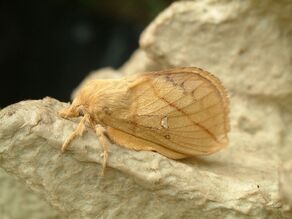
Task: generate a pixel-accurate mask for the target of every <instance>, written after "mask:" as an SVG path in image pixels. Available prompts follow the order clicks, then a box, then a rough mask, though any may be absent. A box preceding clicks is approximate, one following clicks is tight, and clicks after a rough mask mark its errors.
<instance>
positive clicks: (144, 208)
mask: <svg viewBox="0 0 292 219" xmlns="http://www.w3.org/2000/svg"><path fill="white" fill-rule="evenodd" d="M62 107H64V104H63V103H60V102H58V101H57V100H54V99H50V98H46V99H44V100H39V101H24V102H20V103H18V104H15V105H12V106H10V107H7V108H5V109H4V110H2V111H1V114H0V121H1V123H0V124H1V125H0V130H1V132H0V133H1V134H0V135H1V136H0V139H1V142H0V145H1V147H0V163H1V166H2V167H3V168H5V169H6V170H7V171H8V172H10V173H12V174H15V175H17V176H18V178H19V179H20V180H21V181H22V182H23V183H25V184H27V185H28V186H29V187H30V188H31V189H32V190H33V191H35V192H36V193H38V194H40V195H41V196H43V197H44V198H46V199H47V200H48V201H49V202H50V203H51V204H52V205H53V206H54V207H55V208H56V209H58V210H59V211H61V212H62V213H63V214H65V215H68V216H70V218H95V217H97V218H98V217H101V216H102V217H103V218H129V215H131V218H169V217H172V218H193V215H196V216H198V218H215V217H216V216H219V215H220V217H222V218H223V217H227V216H228V217H230V216H234V217H236V218H246V217H253V216H254V217H255V218H256V217H258V216H259V215H260V216H262V217H265V218H281V203H280V202H279V194H278V187H277V177H278V176H277V171H276V167H277V165H278V162H277V159H276V158H274V156H275V155H274V151H273V145H274V142H271V143H270V145H266V143H267V142H268V141H269V139H263V140H262V142H259V141H258V142H257V144H258V145H254V147H257V148H259V149H260V146H263V145H264V144H265V145H264V147H266V148H267V147H268V148H270V149H269V150H263V151H265V153H262V154H258V153H255V149H254V147H251V146H250V147H248V146H249V145H250V143H251V142H253V141H254V139H253V138H254V136H249V134H248V133H246V132H233V133H231V136H230V137H231V144H230V147H229V149H226V150H223V151H222V152H221V153H217V154H215V155H213V156H209V157H205V158H199V159H186V160H185V161H184V162H178V161H173V160H169V159H167V158H165V157H163V156H161V155H159V154H157V153H153V152H135V151H129V150H127V149H123V148H121V147H118V146H115V145H112V146H111V147H110V159H109V162H108V168H107V172H106V176H105V177H100V176H99V173H100V162H101V157H100V154H101V152H102V151H101V147H100V146H99V144H98V141H97V139H96V137H95V134H94V133H93V131H92V130H90V129H89V130H88V132H87V133H86V134H85V135H84V136H83V137H82V138H80V139H77V140H76V141H74V142H73V143H72V146H71V147H70V148H69V151H67V152H66V153H64V154H61V152H60V145H61V144H62V142H63V141H64V140H65V138H66V136H68V135H69V133H71V132H72V131H73V129H74V128H75V127H76V125H77V123H76V122H72V121H68V120H64V119H61V118H59V117H58V116H57V111H58V110H59V109H61V108H62ZM250 110H251V111H252V112H254V113H255V117H256V116H257V115H259V114H261V113H263V112H262V108H260V107H256V108H253V109H250ZM270 110H272V107H271V109H267V112H269V111H270ZM234 112H235V113H234V114H238V115H240V114H243V113H244V112H242V111H240V110H234ZM238 115H234V116H235V117H236V116H238ZM274 122H280V121H279V120H278V118H277V117H274V118H272V119H271V120H267V123H268V124H269V123H274ZM258 132H259V133H258V134H259V135H260V132H261V131H258ZM262 132H265V131H264V130H262ZM266 132H268V130H266ZM268 134H270V135H272V134H273V133H272V132H268ZM275 135H276V134H274V135H272V136H270V138H271V139H274V137H275ZM274 141H277V138H275V140H274ZM239 142H241V143H239ZM261 143H262V144H261ZM267 166H268V167H267ZM177 206H179V208H178V207H177ZM137 212H138V213H137Z"/></svg>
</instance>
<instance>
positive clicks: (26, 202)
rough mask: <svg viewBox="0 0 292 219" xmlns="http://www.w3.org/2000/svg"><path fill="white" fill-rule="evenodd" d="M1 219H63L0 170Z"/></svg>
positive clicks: (36, 196)
mask: <svg viewBox="0 0 292 219" xmlns="http://www.w3.org/2000/svg"><path fill="white" fill-rule="evenodd" d="M0 197H1V198H0V212H1V219H23V218H29V219H48V218H50V219H61V218H63V217H62V216H61V215H60V213H59V212H58V211H57V210H56V209H53V208H52V207H51V206H50V205H48V203H47V202H46V201H45V200H43V198H42V197H39V196H38V195H37V194H35V193H33V192H32V191H31V190H30V189H27V188H26V187H25V186H23V184H22V183H20V182H19V181H18V180H17V179H15V177H13V176H10V175H8V174H7V173H6V172H5V171H4V170H3V169H0Z"/></svg>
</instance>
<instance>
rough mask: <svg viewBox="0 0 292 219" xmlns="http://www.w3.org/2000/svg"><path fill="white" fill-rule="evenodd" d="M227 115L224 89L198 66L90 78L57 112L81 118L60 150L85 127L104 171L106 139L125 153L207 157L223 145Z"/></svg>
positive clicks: (169, 156) (225, 140)
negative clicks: (97, 148) (99, 148)
mask: <svg viewBox="0 0 292 219" xmlns="http://www.w3.org/2000/svg"><path fill="white" fill-rule="evenodd" d="M228 112H229V101H228V97H227V94H226V91H225V89H224V87H223V86H222V85H221V83H220V81H219V80H218V79H217V78H216V77H215V76H213V75H212V74H210V73H208V72H206V71H204V70H202V69H200V68H195V67H185V68H174V69H169V70H163V71H156V72H147V73H141V74H137V75H134V76H128V77H124V78H122V79H115V80H91V81H89V82H87V84H85V85H84V86H83V87H82V88H81V89H80V90H79V91H78V93H77V95H76V97H75V99H74V100H73V102H72V104H71V105H70V106H69V107H68V108H65V109H63V110H61V111H60V112H59V115H60V116H61V117H63V118H65V119H68V118H71V117H79V116H80V117H82V119H81V121H80V122H79V125H78V126H77V128H76V130H75V131H74V132H73V133H72V134H71V135H70V136H69V137H68V138H67V139H66V141H65V142H64V144H63V145H62V151H64V150H65V149H66V147H67V146H68V145H69V144H70V142H71V141H72V140H73V139H74V138H75V137H77V136H81V135H82V133H83V132H84V131H85V124H88V125H89V126H90V127H91V128H92V129H94V130H95V132H96V135H97V137H98V139H99V141H100V144H101V145H102V147H103V150H104V152H103V171H104V169H105V166H106V161H107V158H108V146H109V139H110V140H111V141H112V142H114V143H116V144H118V145H120V146H123V147H125V148H128V149H133V150H145V151H156V152H158V153H160V154H162V155H164V156H166V157H168V158H171V159H181V158H185V157H191V156H196V155H208V154H211V153H214V152H216V151H218V150H220V149H221V148H223V147H224V146H225V145H226V144H227V143H228V137H227V133H228V131H229V119H228Z"/></svg>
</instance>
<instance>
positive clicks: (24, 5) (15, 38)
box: [0, 0, 171, 108]
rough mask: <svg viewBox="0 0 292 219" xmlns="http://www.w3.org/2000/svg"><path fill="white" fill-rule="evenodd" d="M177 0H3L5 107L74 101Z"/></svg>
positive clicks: (1, 89) (1, 100)
mask: <svg viewBox="0 0 292 219" xmlns="http://www.w3.org/2000/svg"><path fill="white" fill-rule="evenodd" d="M170 3H171V0H139V1H137V0H124V1H110V0H108V1H100V0H79V1H78V0H76V1H69V0H66V1H64V0H50V1H44V0H25V1H23V0H19V1H11V0H9V1H0V33H1V34H0V72H1V86H0V94H1V96H0V108H3V107H5V106H7V105H9V104H12V103H15V102H17V101H20V100H25V99H40V98H43V97H45V96H51V97H54V98H57V99H59V100H61V101H69V98H70V93H71V91H72V90H73V89H74V88H75V87H76V86H77V85H78V84H79V82H80V81H81V80H82V79H83V78H84V77H85V76H86V75H87V74H88V73H89V72H90V71H91V70H95V69H98V68H101V67H105V66H112V67H114V68H117V67H119V66H121V65H122V64H123V63H124V62H125V61H126V60H127V59H128V58H129V56H130V55H131V53H132V52H133V51H134V50H135V49H136V48H137V47H138V39H139V35H140V33H141V31H142V30H143V29H144V28H145V26H146V25H147V24H148V23H149V22H150V20H152V19H153V18H154V17H155V16H156V14H157V13H158V12H159V11H161V10H163V9H164V8H165V7H167V6H168V5H169V4H170Z"/></svg>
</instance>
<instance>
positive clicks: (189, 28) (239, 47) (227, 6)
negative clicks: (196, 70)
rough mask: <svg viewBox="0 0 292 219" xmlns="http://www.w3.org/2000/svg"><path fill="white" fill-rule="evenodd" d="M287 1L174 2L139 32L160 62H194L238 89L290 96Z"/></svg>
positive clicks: (291, 34)
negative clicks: (141, 32)
mask: <svg viewBox="0 0 292 219" xmlns="http://www.w3.org/2000/svg"><path fill="white" fill-rule="evenodd" d="M291 14H292V2H291V1H289V0H288V1H273V0H267V1H261V0H249V1H220V0H218V1H216V0H207V1H190V2H176V3H174V4H173V5H171V6H170V7H169V8H168V9H166V10H165V11H164V12H162V13H161V14H160V15H159V16H158V17H157V18H156V19H155V20H154V21H153V22H152V23H151V24H150V25H149V26H148V27H147V29H146V30H145V31H144V32H143V34H142V37H141V39H140V44H141V47H142V49H144V50H145V52H146V53H147V55H148V57H150V58H151V59H152V60H155V61H156V62H158V63H159V64H160V65H162V66H168V67H170V66H197V67H202V68H203V69H208V70H209V71H211V72H212V73H214V74H217V75H218V76H219V77H220V78H221V79H222V80H223V82H224V84H225V85H226V86H227V87H228V88H229V89H230V90H235V91H237V92H240V93H247V94H252V95H265V96H274V97H279V96H287V95H290V97H291V98H292V86H291V85H292V62H291V57H292V25H291V19H292V18H291Z"/></svg>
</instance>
